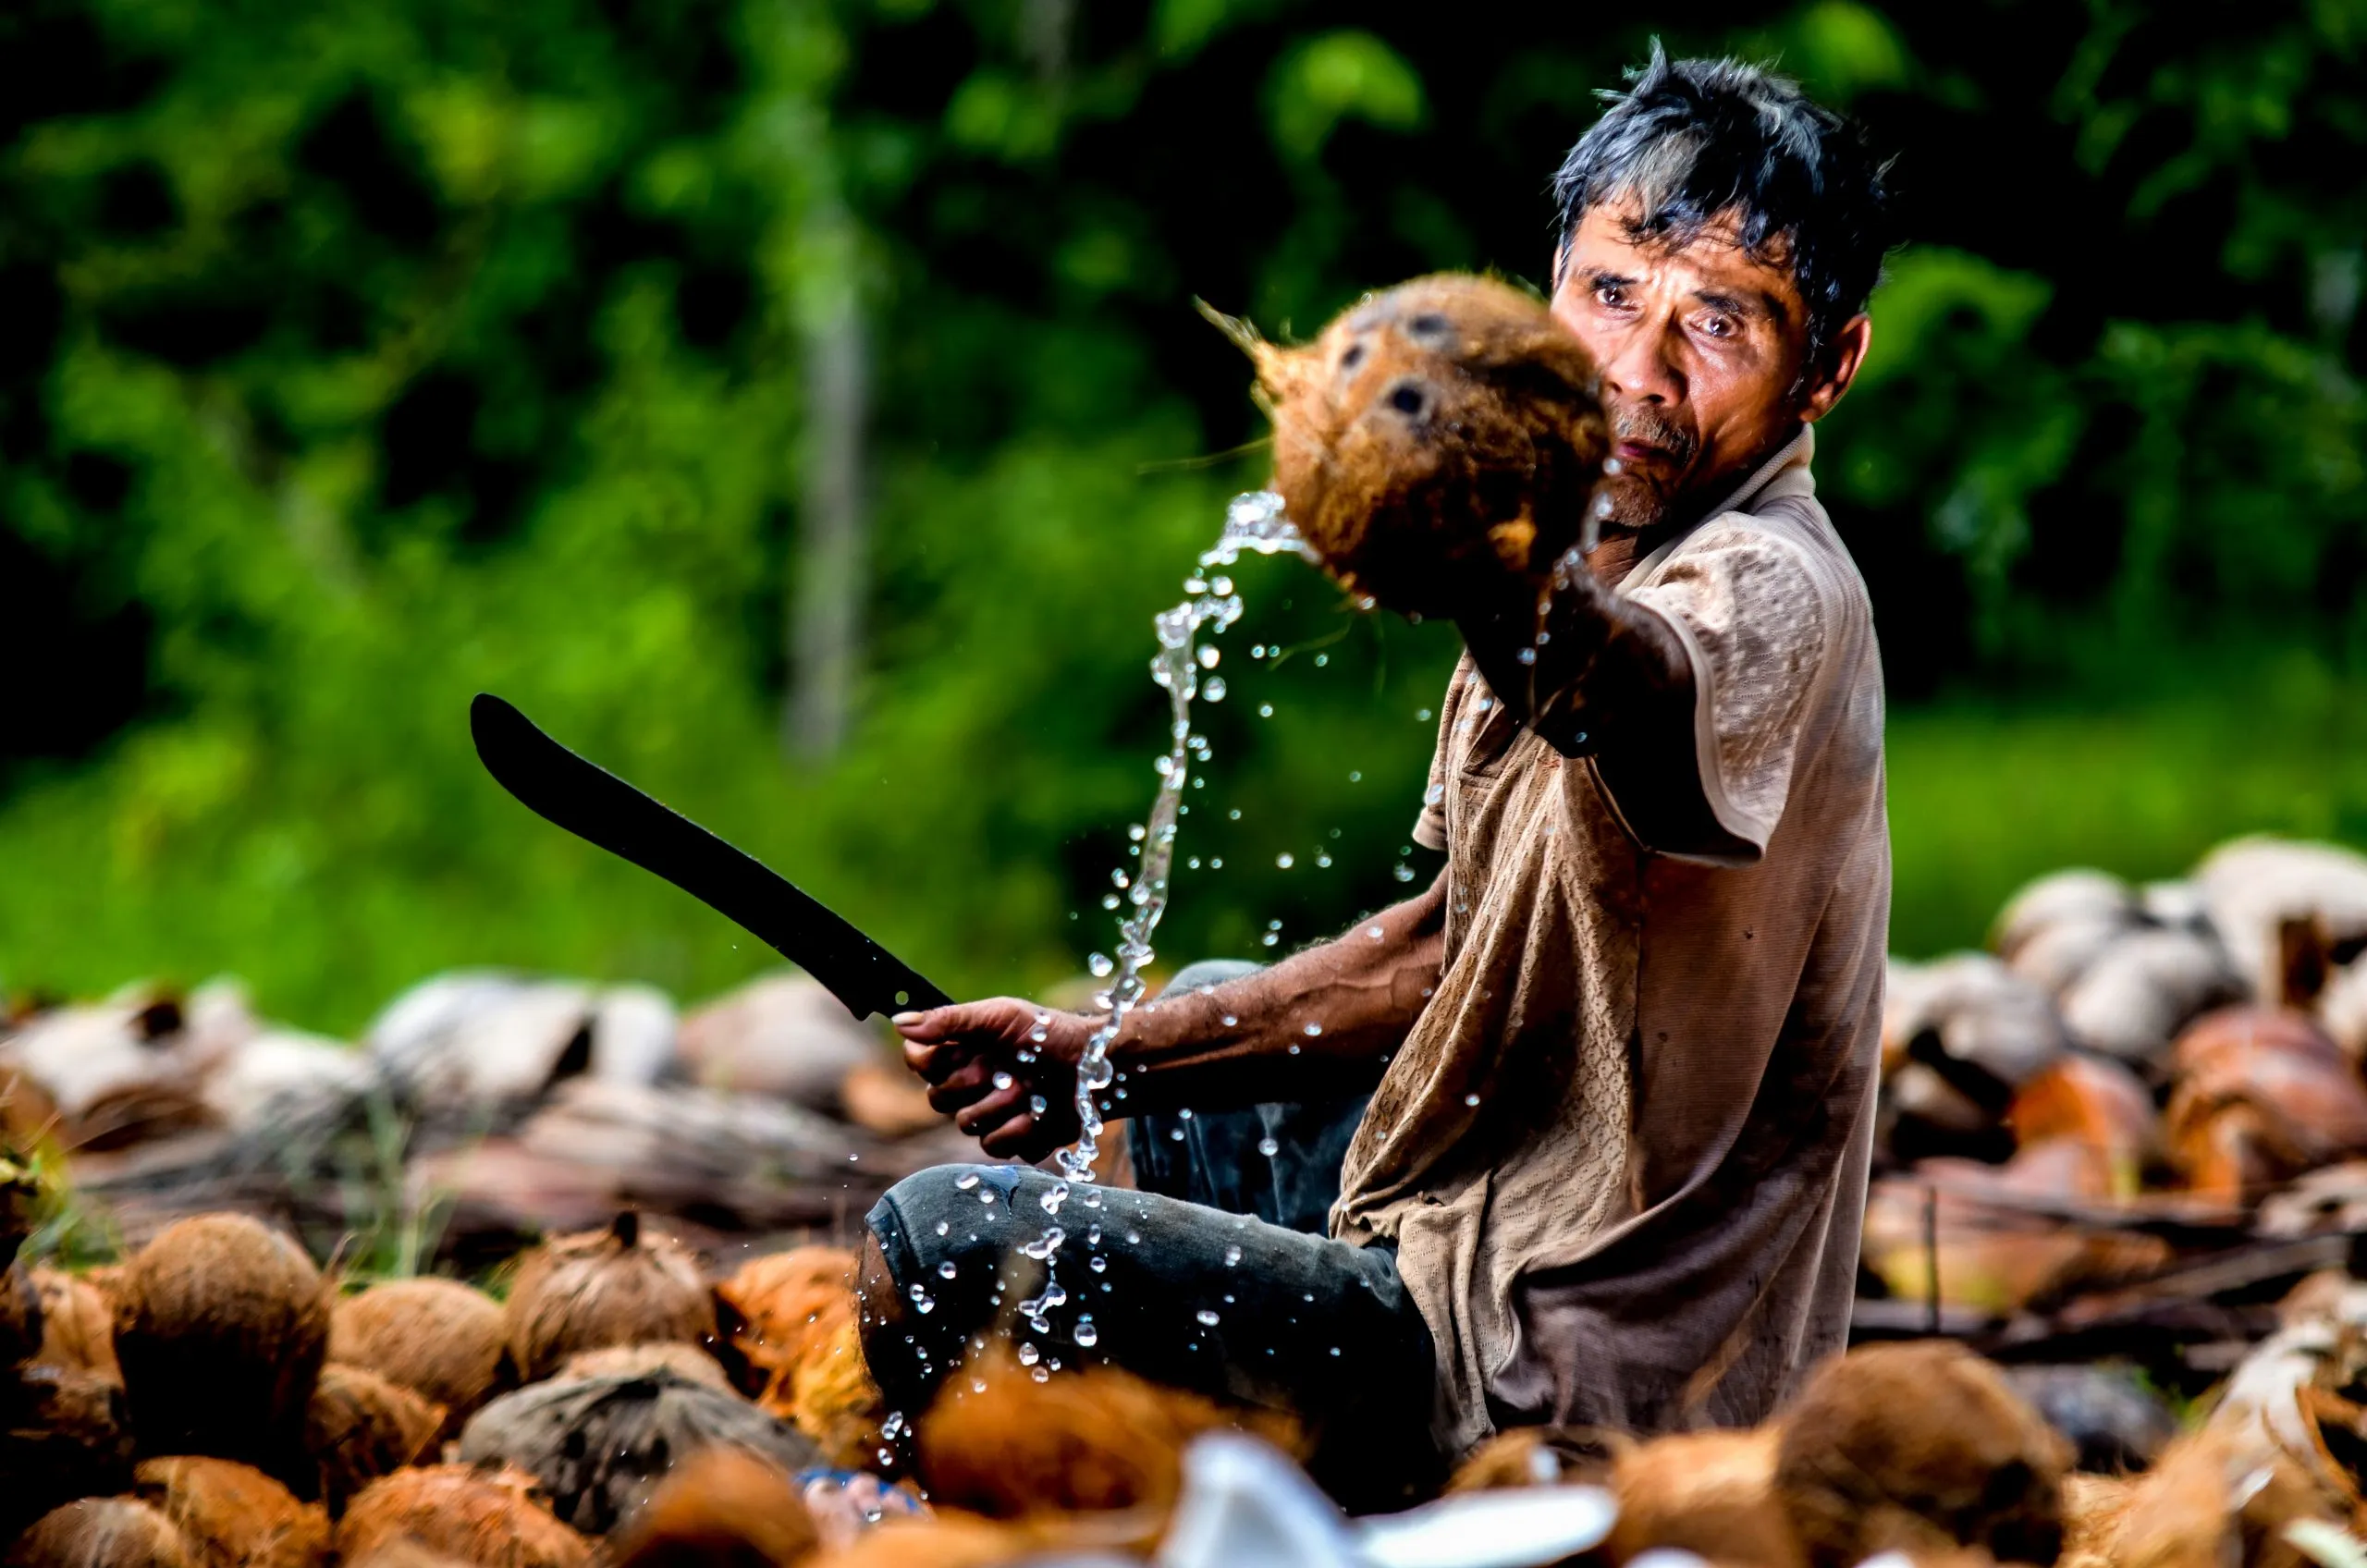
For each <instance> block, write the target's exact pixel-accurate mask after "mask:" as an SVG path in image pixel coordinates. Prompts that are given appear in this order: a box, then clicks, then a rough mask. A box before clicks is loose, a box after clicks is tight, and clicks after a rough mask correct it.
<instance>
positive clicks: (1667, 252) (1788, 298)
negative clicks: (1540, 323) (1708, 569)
mask: <svg viewBox="0 0 2367 1568" xmlns="http://www.w3.org/2000/svg"><path fill="white" fill-rule="evenodd" d="M1634 215H1635V209H1634V208H1633V207H1632V206H1621V205H1617V204H1611V205H1604V206H1598V207H1595V208H1593V209H1592V210H1590V211H1588V213H1587V214H1586V215H1585V216H1584V218H1583V219H1581V220H1580V222H1579V224H1578V228H1577V232H1576V234H1575V235H1573V236H1572V237H1571V239H1570V243H1569V247H1568V249H1567V251H1565V252H1564V255H1563V257H1562V263H1561V271H1560V276H1559V277H1558V279H1557V280H1556V283H1555V287H1554V291H1553V313H1554V315H1555V316H1556V317H1557V318H1559V319H1560V320H1561V321H1562V322H1563V323H1564V325H1567V326H1568V327H1569V328H1570V330H1571V331H1573V332H1575V333H1576V334H1577V335H1578V337H1579V338H1580V340H1581V341H1583V342H1584V343H1585V344H1586V346H1587V348H1588V350H1589V351H1590V352H1591V353H1592V354H1593V355H1594V358H1595V362H1596V363H1597V364H1598V365H1600V367H1601V370H1602V400H1603V408H1604V411H1605V412H1606V413H1607V414H1609V416H1610V418H1611V424H1612V432H1613V441H1614V445H1613V450H1612V456H1613V458H1615V459H1617V460H1618V464H1619V470H1620V472H1618V473H1616V474H1615V475H1612V476H1611V477H1609V478H1608V479H1606V481H1605V483H1604V485H1603V488H1602V490H1601V491H1600V495H1601V496H1604V497H1605V498H1607V499H1608V500H1609V501H1610V503H1611V510H1610V513H1609V515H1608V519H1607V521H1609V522H1610V524H1611V525H1612V526H1613V527H1621V528H1631V529H1632V528H1647V527H1650V525H1652V524H1653V523H1655V522H1658V521H1661V519H1662V518H1663V517H1664V516H1667V515H1669V514H1670V513H1671V512H1673V511H1679V512H1681V511H1682V510H1684V509H1685V508H1686V507H1687V506H1688V505H1690V506H1694V507H1703V506H1708V505H1710V504H1711V502H1712V500H1713V499H1714V497H1715V496H1716V494H1717V493H1718V492H1719V491H1722V490H1723V489H1725V488H1728V487H1730V486H1732V485H1734V484H1738V483H1740V481H1741V479H1742V477H1743V475H1744V473H1745V472H1747V471H1748V468H1749V467H1750V465H1751V464H1753V463H1755V462H1757V461H1758V460H1760V459H1762V458H1764V457H1765V456H1766V454H1767V453H1768V452H1769V451H1770V450H1772V448H1773V447H1776V446H1778V445H1780V444H1781V443H1782V442H1783V441H1784V440H1786V439H1788V438H1789V437H1790V435H1791V434H1792V433H1793V432H1794V431H1795V430H1797V428H1798V427H1799V424H1800V422H1801V421H1802V420H1803V419H1815V418H1818V417H1820V416H1821V414H1822V413H1823V411H1824V410H1826V409H1828V408H1830V407H1831V406H1832V405H1833V403H1834V401H1836V400H1838V398H1839V397H1840V390H1839V388H1840V387H1846V385H1847V374H1846V372H1845V374H1842V375H1841V376H1840V378H1839V382H1838V386H1834V385H1833V383H1832V378H1830V377H1828V378H1825V380H1824V381H1823V382H1821V383H1819V384H1817V385H1814V386H1802V385H1801V384H1800V367H1801V364H1802V362H1803V361H1804V360H1805V358H1806V355H1807V352H1808V312H1807V310H1806V308H1805V306H1804V305H1803V303H1802V301H1801V299H1800V289H1799V285H1798V283H1797V282H1796V281H1795V280H1794V278H1793V276H1792V275H1791V272H1790V270H1789V269H1788V268H1786V267H1783V266H1777V265H1771V264H1769V263H1767V262H1765V261H1761V260H1759V259H1756V258H1754V257H1753V256H1752V255H1751V254H1750V253H1749V252H1748V251H1746V250H1744V249H1743V247H1742V246H1741V244H1740V243H1739V242H1738V241H1737V239H1736V236H1735V228H1734V226H1733V225H1732V224H1731V223H1726V222H1719V223H1715V224H1712V225H1711V226H1710V227H1708V228H1707V229H1705V230H1704V231H1703V232H1702V233H1701V234H1700V235H1699V237H1698V238H1696V239H1694V241H1693V242H1692V243H1691V244H1689V245H1686V246H1684V247H1682V248H1681V249H1672V248H1670V247H1669V246H1667V245H1665V244H1660V243H1655V242H1654V241H1652V240H1650V239H1646V240H1644V241H1642V242H1641V243H1638V242H1637V241H1635V240H1632V239H1629V238H1628V236H1627V228H1626V220H1628V219H1630V218H1632V217H1633V216H1634ZM1852 326H1853V327H1857V328H1859V329H1862V319H1861V321H1860V322H1858V323H1853V324H1852ZM1847 369H1848V370H1854V369H1855V360H1854V357H1853V358H1851V359H1850V361H1849V363H1848V366H1847Z"/></svg>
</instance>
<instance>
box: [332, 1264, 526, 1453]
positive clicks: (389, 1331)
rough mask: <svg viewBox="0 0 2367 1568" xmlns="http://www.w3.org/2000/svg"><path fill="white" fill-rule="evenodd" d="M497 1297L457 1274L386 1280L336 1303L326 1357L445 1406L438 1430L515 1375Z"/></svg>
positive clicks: (452, 1427)
mask: <svg viewBox="0 0 2367 1568" xmlns="http://www.w3.org/2000/svg"><path fill="white" fill-rule="evenodd" d="M329 1359H331V1360H332V1361H338V1362H342V1363H344V1364H345V1365H346V1366H363V1367H367V1368H369V1369H370V1370H371V1371H373V1372H375V1373H376V1374H378V1376H380V1377H381V1378H386V1380H387V1381H388V1382H390V1383H399V1384H400V1385H401V1386H403V1387H404V1388H406V1389H409V1390H411V1392H413V1393H415V1394H417V1395H419V1396H420V1397H421V1398H422V1399H423V1400H425V1401H427V1402H428V1403H430V1404H440V1405H442V1406H443V1407H444V1426H443V1428H442V1430H441V1431H440V1432H439V1433H438V1434H437V1435H438V1436H439V1437H447V1438H448V1437H451V1436H453V1435H454V1434H456V1433H458V1432H459V1431H460V1427H461V1424H462V1423H463V1422H465V1421H467V1420H468V1418H469V1417H470V1416H471V1415H473V1414H474V1413H475V1411H476V1409H477V1407H478V1406H479V1405H481V1404H483V1403H484V1402H485V1401H486V1400H488V1399H491V1398H492V1397H493V1396H494V1395H495V1394H497V1393H499V1392H501V1391H502V1390H504V1389H506V1388H508V1387H509V1384H510V1383H511V1381H512V1380H513V1378H512V1376H511V1372H510V1368H509V1337H508V1331H507V1328H506V1325H505V1324H504V1322H503V1319H502V1310H501V1304H500V1303H499V1302H497V1301H496V1300H494V1299H493V1298H492V1297H491V1296H489V1295H487V1294H485V1293H484V1292H483V1291H480V1290H475V1289H472V1287H470V1286H467V1285H464V1284H462V1283H460V1281H459V1280H436V1279H415V1280H385V1281H382V1282H381V1283H378V1284H375V1285H372V1286H371V1287H370V1288H369V1289H367V1290H365V1291H362V1292H359V1293H358V1294H355V1295H350V1296H347V1297H345V1298H344V1299H343V1300H341V1301H339V1302H338V1303H337V1306H336V1309H335V1310H334V1311H333V1312H332V1313H331V1314H330V1317H329Z"/></svg>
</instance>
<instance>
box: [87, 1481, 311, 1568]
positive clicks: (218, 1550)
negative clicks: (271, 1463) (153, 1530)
mask: <svg viewBox="0 0 2367 1568" xmlns="http://www.w3.org/2000/svg"><path fill="white" fill-rule="evenodd" d="M133 1490H134V1491H135V1492H136V1493H137V1495H138V1496H139V1498H140V1500H141V1501H143V1502H146V1503H149V1504H151V1505H152V1506H153V1507H154V1508H155V1509H156V1510H157V1512H159V1513H162V1514H164V1516H165V1517H166V1518H167V1519H169V1520H171V1521H172V1522H173V1525H174V1526H175V1527H176V1528H177V1529H178V1530H179V1531H180V1533H181V1539H182V1541H183V1542H184V1543H185V1544H186V1545H187V1546H188V1548H189V1552H190V1558H191V1560H192V1561H193V1562H194V1563H195V1565H196V1568H323V1565H324V1564H325V1563H326V1562H328V1556H329V1516H328V1514H327V1513H325V1511H324V1510H323V1509H322V1508H321V1507H320V1505H319V1504H317V1503H304V1502H299V1501H296V1498H295V1495H294V1494H293V1493H291V1492H289V1491H288V1488H286V1487H283V1486H281V1485H280V1484H279V1483H278V1482H277V1481H275V1480H273V1479H272V1478H271V1477H270V1476H266V1475H264V1473H263V1472H262V1471H260V1470H257V1469H256V1468H254V1467H253V1466H252V1465H250V1464H239V1463H237V1462H236V1461H235V1460H228V1459H205V1458H202V1457H187V1458H178V1459H149V1460H143V1461H141V1464H140V1468H139V1470H138V1471H137V1472H136V1473H135V1476H134V1480H133Z"/></svg>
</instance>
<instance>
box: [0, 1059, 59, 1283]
mask: <svg viewBox="0 0 2367 1568" xmlns="http://www.w3.org/2000/svg"><path fill="white" fill-rule="evenodd" d="M57 1125H58V1115H57V1102H56V1101H55V1100H53V1099H51V1098H50V1097H49V1094H48V1091H46V1090H44V1089H43V1087H42V1086H41V1085H40V1084H37V1083H35V1082H34V1081H33V1078H32V1075H31V1073H29V1072H26V1071H25V1070H24V1069H23V1068H21V1067H5V1066H0V1148H13V1149H31V1148H37V1147H39V1146H40V1145H42V1144H43V1142H45V1141H46V1140H48V1139H50V1138H52V1137H55V1135H56V1133H57ZM9 1231H10V1224H9V1220H8V1204H7V1201H6V1195H5V1194H0V1253H6V1252H8V1251H9V1250H10V1249H11V1248H12V1246H13V1244H14V1243H13V1242H12V1241H11V1239H10V1235H9ZM23 1239H24V1232H23V1231H18V1232H17V1233H16V1236H15V1241H22V1240H23Z"/></svg>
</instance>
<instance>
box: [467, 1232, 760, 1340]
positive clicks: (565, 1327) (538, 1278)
mask: <svg viewBox="0 0 2367 1568" xmlns="http://www.w3.org/2000/svg"><path fill="white" fill-rule="evenodd" d="M503 1317H504V1321H505V1322H506V1324H507V1325H508V1329H509V1354H510V1359H511V1360H512V1361H513V1362H515V1363H516V1364H517V1367H518V1372H519V1376H520V1377H521V1378H524V1379H525V1380H526V1381H528V1382H533V1381H536V1380H537V1379H540V1378H547V1377H549V1376H550V1375H551V1374H552V1373H554V1372H556V1371H558V1369H559V1367H560V1366H562V1365H564V1364H565V1362H566V1361H567V1358H568V1357H569V1356H570V1355H574V1354H578V1353H579V1352H582V1351H587V1350H601V1349H604V1348H606V1347H607V1346H609V1345H632V1344H644V1343H649V1342H652V1341H659V1340H680V1341H682V1342H683V1343H685V1344H694V1345H695V1344H704V1343H705V1342H706V1341H708V1340H709V1339H711V1338H713V1337H714V1334H715V1304H714V1302H713V1300H712V1299H711V1298H710V1297H709V1295H708V1293H707V1286H706V1281H705V1280H703V1279H702V1278H700V1275H699V1266H698V1263H697V1261H696V1260H695V1259H693V1257H692V1256H691V1255H690V1254H689V1253H688V1252H685V1251H684V1250H683V1249H682V1248H681V1247H679V1246H677V1245H675V1244H674V1243H672V1242H669V1241H667V1240H665V1239H664V1238H663V1237H658V1236H652V1235H645V1234H644V1233H643V1231H642V1227H641V1219H640V1217H639V1216H638V1215H635V1214H633V1213H632V1212H631V1211H630V1210H628V1211H627V1212H625V1213H622V1214H619V1215H618V1216H617V1218H616V1220H615V1222H614V1223H613V1224H611V1225H609V1226H608V1228H607V1229H606V1230H603V1231H580V1232H578V1233H576V1234H574V1235H568V1236H555V1237H553V1238H552V1239H551V1240H549V1241H547V1242H545V1243H543V1244H542V1245H541V1246H538V1247H535V1248H533V1250H532V1251H530V1252H528V1253H527V1254H526V1256H524V1258H523V1259H522V1260H521V1262H520V1264H519V1267H518V1275H517V1278H516V1280H514V1281H513V1282H512V1283H511V1285H510V1287H509V1303H508V1304H507V1305H505V1307H504V1308H503Z"/></svg>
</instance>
